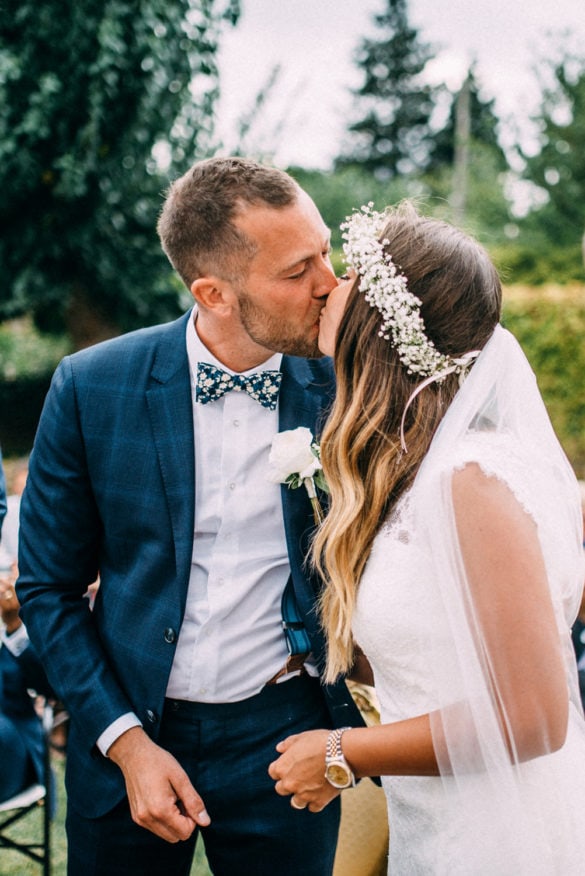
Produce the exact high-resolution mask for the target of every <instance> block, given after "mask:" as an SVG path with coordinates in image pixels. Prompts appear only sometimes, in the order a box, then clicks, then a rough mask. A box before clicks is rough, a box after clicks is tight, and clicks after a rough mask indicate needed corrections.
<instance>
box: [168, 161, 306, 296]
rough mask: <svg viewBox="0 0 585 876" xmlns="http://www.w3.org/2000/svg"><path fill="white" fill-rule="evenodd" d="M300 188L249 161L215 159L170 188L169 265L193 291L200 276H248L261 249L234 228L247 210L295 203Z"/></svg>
mask: <svg viewBox="0 0 585 876" xmlns="http://www.w3.org/2000/svg"><path fill="white" fill-rule="evenodd" d="M299 191H300V189H299V187H298V185H297V183H296V182H295V181H294V180H293V178H292V177H291V176H289V175H288V174H287V173H285V172H284V171H283V170H278V169H277V168H275V167H267V166H264V165H262V164H258V163H257V162H256V161H252V160H251V159H248V158H239V157H227V158H209V159H207V160H205V161H199V162H197V164H194V165H193V167H191V168H190V170H188V171H187V173H185V174H184V175H183V176H181V177H179V179H177V180H175V182H173V183H172V185H171V186H170V188H169V190H168V193H167V197H166V200H165V203H164V205H163V208H162V211H161V214H160V217H159V221H158V226H157V230H158V234H159V237H160V240H161V243H162V247H163V250H164V251H165V253H166V255H167V257H168V259H169V261H170V262H171V264H172V265H173V267H174V268H175V270H176V271H177V273H178V274H179V275H180V277H181V279H182V280H183V282H184V283H185V285H186V286H187V288H188V289H189V288H190V287H191V284H192V282H193V281H194V280H196V279H197V278H198V277H203V276H206V275H207V274H210V273H215V274H217V275H218V276H220V277H223V278H225V279H227V280H231V279H234V278H236V277H237V276H238V275H241V276H245V274H246V266H247V264H248V262H249V261H250V259H251V258H252V256H253V255H254V253H255V251H256V247H255V245H254V243H253V241H251V240H250V239H249V238H248V237H247V236H246V235H245V234H244V233H243V232H242V231H241V230H239V229H238V228H237V227H236V226H235V225H234V222H233V220H234V218H235V217H236V216H237V215H238V214H239V212H240V211H241V210H242V208H245V207H247V206H254V205H259V204H260V205H262V204H264V205H267V206H269V207H272V208H274V209H278V208H282V207H287V206H289V205H291V204H294V203H295V201H296V200H297V198H298V195H299Z"/></svg>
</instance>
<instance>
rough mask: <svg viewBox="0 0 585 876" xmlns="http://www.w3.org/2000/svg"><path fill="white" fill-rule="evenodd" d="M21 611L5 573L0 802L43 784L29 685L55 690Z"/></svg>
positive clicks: (0, 595) (1, 581)
mask: <svg viewBox="0 0 585 876" xmlns="http://www.w3.org/2000/svg"><path fill="white" fill-rule="evenodd" d="M18 609H19V604H18V600H17V598H16V594H15V592H14V580H13V577H9V576H2V577H0V617H1V619H2V627H3V629H2V634H1V644H0V751H2V752H3V757H1V758H0V803H2V802H4V801H5V800H8V799H9V798H10V797H13V796H14V795H15V794H18V793H19V792H20V791H23V790H24V789H25V788H27V787H28V786H29V785H31V784H33V783H34V782H39V783H40V784H44V775H43V730H42V726H41V722H40V719H39V717H38V715H37V713H36V712H35V709H34V701H33V698H32V696H31V695H30V694H29V692H28V689H29V688H31V689H34V690H36V691H37V692H38V693H40V694H43V695H46V696H49V695H50V694H51V691H50V689H49V686H48V682H47V679H46V676H45V673H44V671H43V669H42V666H41V664H40V663H39V661H38V658H37V657H36V655H35V652H34V650H33V648H32V646H31V645H30V643H29V640H28V636H27V633H26V629H25V627H24V625H23V624H22V621H21V620H20V618H19V617H18ZM7 755H8V756H7Z"/></svg>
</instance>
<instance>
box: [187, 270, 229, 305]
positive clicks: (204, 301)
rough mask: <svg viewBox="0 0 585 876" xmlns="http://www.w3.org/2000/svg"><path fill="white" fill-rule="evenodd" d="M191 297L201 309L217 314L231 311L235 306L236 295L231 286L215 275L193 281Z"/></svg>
mask: <svg viewBox="0 0 585 876" xmlns="http://www.w3.org/2000/svg"><path fill="white" fill-rule="evenodd" d="M191 295H192V296H193V298H194V299H195V301H196V302H197V304H199V305H200V306H201V307H203V308H205V309H207V310H214V311H216V312H217V313H219V312H225V311H227V310H229V309H231V308H232V307H233V304H234V293H233V290H232V288H231V286H230V284H229V283H228V282H227V281H226V280H222V279H221V278H220V277H216V276H214V275H210V276H209V277H198V278H197V280H193V282H192V283H191Z"/></svg>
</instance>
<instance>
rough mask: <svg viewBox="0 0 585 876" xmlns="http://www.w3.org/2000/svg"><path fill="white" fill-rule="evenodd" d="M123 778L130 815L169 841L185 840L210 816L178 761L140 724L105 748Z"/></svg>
mask: <svg viewBox="0 0 585 876" xmlns="http://www.w3.org/2000/svg"><path fill="white" fill-rule="evenodd" d="M108 757H109V758H110V759H111V760H113V761H114V763H116V764H117V765H118V766H119V767H120V769H121V770H122V773H123V774H124V779H125V781H126V791H127V793H128V800H129V802H130V812H131V813H132V818H133V820H134V821H135V822H136V824H139V825H140V826H141V827H145V828H146V829H147V830H150V831H151V832H152V833H154V834H156V835H157V836H160V837H161V838H162V839H164V840H167V842H170V843H176V842H179V840H186V839H188V838H189V837H190V836H191V834H192V833H193V831H194V830H195V828H196V827H197V825H199V826H200V827H207V825H208V824H209V823H210V818H209V815H208V814H207V812H206V811H205V805H204V803H203V800H202V799H201V797H200V796H199V794H198V793H197V792H196V790H195V789H194V787H193V785H192V784H191V782H190V781H189V777H188V776H187V773H186V772H185V770H184V769H183V768H182V766H181V765H180V764H179V763H178V761H177V760H175V758H174V757H173V756H172V754H169V752H168V751H165V749H164V748H161V747H160V746H159V745H156V744H155V743H154V742H153V741H152V740H151V739H150V738H149V737H148V736H147V734H146V733H145V732H144V730H143V729H142V728H141V727H132V728H131V729H130V730H127V731H126V732H125V733H123V734H122V735H121V736H120V737H119V738H118V739H116V741H115V742H114V743H113V745H111V746H110V748H109V749H108Z"/></svg>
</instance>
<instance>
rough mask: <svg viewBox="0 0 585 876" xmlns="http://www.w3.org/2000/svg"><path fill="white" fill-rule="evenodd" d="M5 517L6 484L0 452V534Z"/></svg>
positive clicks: (0, 452) (0, 453)
mask: <svg viewBox="0 0 585 876" xmlns="http://www.w3.org/2000/svg"><path fill="white" fill-rule="evenodd" d="M5 515H6V482H5V481H4V469H3V468H2V451H1V450H0V533H1V532H2V523H3V521H4V517H5Z"/></svg>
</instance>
